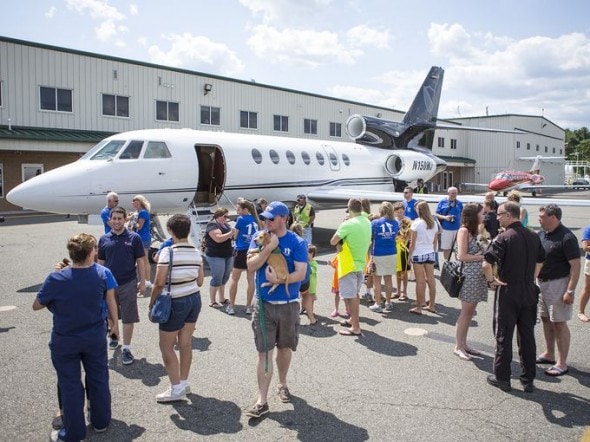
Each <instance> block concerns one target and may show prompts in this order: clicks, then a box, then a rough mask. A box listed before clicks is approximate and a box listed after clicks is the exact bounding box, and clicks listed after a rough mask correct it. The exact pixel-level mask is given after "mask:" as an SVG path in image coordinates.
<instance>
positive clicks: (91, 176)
mask: <svg viewBox="0 0 590 442" xmlns="http://www.w3.org/2000/svg"><path fill="white" fill-rule="evenodd" d="M109 141H112V142H116V141H119V142H120V143H119V144H120V149H119V150H118V151H117V152H116V153H115V154H114V155H112V156H111V157H110V158H108V159H105V158H104V156H102V155H98V156H97V155H96V152H100V151H101V148H100V147H101V146H104V145H105V143H108V142H109ZM133 141H134V142H135V143H136V144H138V145H140V146H142V147H141V154H139V153H138V157H137V158H135V159H123V156H124V153H125V150H126V147H127V146H130V145H131V143H132V142H133ZM149 142H152V143H155V144H160V145H161V144H165V146H166V148H167V149H168V151H169V157H153V158H149V159H148V158H144V155H146V156H147V154H146V149H147V146H148V144H149ZM142 143H143V144H142ZM138 152H139V151H138ZM205 160H206V161H205ZM204 163H208V164H204ZM443 164H444V163H443ZM396 167H397V169H396ZM440 170H441V165H440V163H438V164H437V163H436V162H435V161H434V160H433V159H432V157H431V156H429V155H426V154H424V153H420V152H416V151H413V150H408V149H400V150H386V149H379V148H374V147H370V146H365V145H361V144H355V143H347V142H330V141H326V140H306V139H296V138H287V137H277V136H262V135H243V134H232V133H220V132H212V131H196V130H190V129H150V130H139V131H132V132H124V133H121V134H117V135H114V136H112V137H109V138H107V139H106V140H104V141H103V142H101V143H99V145H97V146H95V148H93V149H91V150H90V151H89V153H88V154H86V155H85V156H84V157H82V158H81V159H80V160H78V161H75V162H74V163H71V164H68V165H65V166H62V167H59V168H57V169H54V170H50V171H48V172H46V173H43V174H41V175H39V176H37V177H34V178H32V179H30V180H28V181H26V182H24V183H22V184H20V185H19V186H17V187H15V188H14V189H13V190H12V191H11V192H9V194H8V195H7V198H8V200H9V201H11V202H12V203H14V204H17V205H19V206H21V207H24V208H29V209H34V210H38V211H47V212H52V213H64V214H97V213H99V212H100V210H101V209H102V208H103V207H104V206H105V202H106V199H105V196H106V194H107V193H108V192H109V191H114V192H117V193H118V194H119V200H120V205H122V206H123V207H126V208H131V200H132V198H133V196H134V195H136V194H142V195H144V196H145V197H146V198H147V199H148V200H149V201H150V202H151V204H152V207H153V210H152V211H153V212H156V213H161V214H162V213H178V212H185V211H186V209H187V208H188V207H189V205H191V203H193V202H194V203H195V204H194V205H195V206H211V205H215V204H219V205H223V206H231V205H232V204H233V203H235V201H236V199H237V198H238V197H244V198H246V199H250V200H252V199H255V198H259V197H264V198H266V199H267V200H268V201H273V200H282V201H289V202H290V201H294V200H295V199H296V195H297V194H301V193H304V194H306V193H308V192H310V191H312V190H317V189H318V188H326V187H329V188H341V189H342V188H347V187H348V188H350V189H366V190H378V191H391V192H393V191H394V186H393V178H396V179H404V180H408V181H410V180H412V179H416V178H423V179H425V180H427V179H429V178H430V177H431V176H433V175H434V174H435V173H437V172H439V171H440ZM339 205H342V204H341V203H340V204H339ZM332 206H333V204H329V203H324V205H323V206H322V205H321V204H317V205H316V207H318V208H322V207H326V208H327V207H332Z"/></svg>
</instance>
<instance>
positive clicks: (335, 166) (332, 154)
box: [322, 144, 340, 170]
mask: <svg viewBox="0 0 590 442" xmlns="http://www.w3.org/2000/svg"><path fill="white" fill-rule="evenodd" d="M322 148H323V149H324V152H326V156H327V157H328V164H329V165H330V169H331V170H340V160H339V158H338V153H337V152H336V149H334V148H333V147H332V146H330V145H329V144H322Z"/></svg>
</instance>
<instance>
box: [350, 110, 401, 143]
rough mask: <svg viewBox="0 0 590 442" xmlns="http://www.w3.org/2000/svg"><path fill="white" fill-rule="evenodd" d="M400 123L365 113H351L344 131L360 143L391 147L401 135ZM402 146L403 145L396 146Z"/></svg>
mask: <svg viewBox="0 0 590 442" xmlns="http://www.w3.org/2000/svg"><path fill="white" fill-rule="evenodd" d="M400 126H401V125H400V123H396V122H395V121H389V120H383V119H381V118H376V117H369V116H366V115H351V116H350V117H349V118H348V120H347V121H346V132H347V133H348V135H349V136H350V137H351V138H352V139H354V140H356V141H357V142H358V143H360V144H366V145H368V146H373V147H380V148H383V149H391V148H395V147H396V142H395V139H396V138H398V137H399V136H400V135H401V132H400V130H401V127H400ZM397 147H404V146H397Z"/></svg>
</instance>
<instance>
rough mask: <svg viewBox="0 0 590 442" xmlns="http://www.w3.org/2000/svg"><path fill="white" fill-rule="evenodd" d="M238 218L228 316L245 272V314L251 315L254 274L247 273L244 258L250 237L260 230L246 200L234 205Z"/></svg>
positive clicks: (249, 203) (256, 215)
mask: <svg viewBox="0 0 590 442" xmlns="http://www.w3.org/2000/svg"><path fill="white" fill-rule="evenodd" d="M236 211H237V213H238V218H237V219H236V224H235V226H234V227H235V233H234V240H235V249H234V268H233V270H232V272H231V276H230V282H229V304H228V305H227V307H226V308H225V311H226V312H227V314H228V315H234V314H235V313H236V312H235V308H234V304H235V302H236V295H237V293H238V281H239V280H240V276H241V275H242V272H243V271H244V270H246V279H247V281H248V287H247V289H246V314H247V315H251V314H252V311H253V310H252V298H253V297H254V288H255V287H254V273H255V272H250V271H248V263H247V260H246V256H247V254H248V249H249V248H250V242H251V241H252V237H253V236H254V234H255V233H256V232H257V231H258V229H259V228H260V220H259V219H258V214H257V213H256V208H255V207H254V204H252V203H251V202H250V201H247V200H241V201H239V202H238V203H237V204H236Z"/></svg>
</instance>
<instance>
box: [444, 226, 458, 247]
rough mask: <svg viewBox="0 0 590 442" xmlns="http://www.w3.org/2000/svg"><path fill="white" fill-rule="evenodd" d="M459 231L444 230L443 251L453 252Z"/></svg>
mask: <svg viewBox="0 0 590 442" xmlns="http://www.w3.org/2000/svg"><path fill="white" fill-rule="evenodd" d="M457 232H458V230H444V229H443V230H442V233H441V234H440V248H441V250H451V246H452V245H453V240H454V239H455V236H457Z"/></svg>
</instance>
